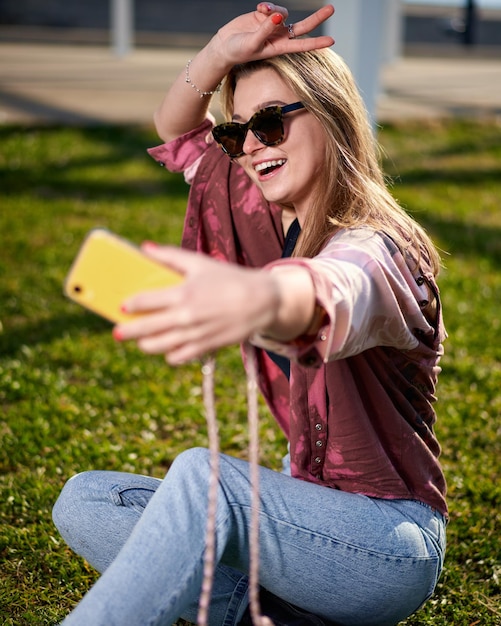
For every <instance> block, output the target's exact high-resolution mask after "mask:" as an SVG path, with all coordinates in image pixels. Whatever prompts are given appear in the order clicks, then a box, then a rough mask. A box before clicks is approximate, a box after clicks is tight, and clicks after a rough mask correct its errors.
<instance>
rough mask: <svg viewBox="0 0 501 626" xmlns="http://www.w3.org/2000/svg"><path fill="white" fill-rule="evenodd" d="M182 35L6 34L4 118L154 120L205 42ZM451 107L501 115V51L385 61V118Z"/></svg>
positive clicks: (1, 67)
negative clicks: (88, 41)
mask: <svg viewBox="0 0 501 626" xmlns="http://www.w3.org/2000/svg"><path fill="white" fill-rule="evenodd" d="M179 43H180V42H178V45H176V46H175V47H172V48H168V49H166V48H160V49H159V48H148V47H144V48H136V49H135V50H134V51H133V52H132V53H131V54H130V55H129V56H127V57H125V58H117V57H115V56H113V54H112V52H111V50H110V48H108V47H107V46H103V45H85V46H79V45H74V44H70V43H65V44H47V43H30V42H28V43H27V42H1V43H0V59H1V61H0V124H9V123H28V124H38V123H41V124H45V123H61V124H77V125H85V124H99V123H126V124H151V120H152V113H153V110H154V109H155V108H156V106H157V105H158V103H159V102H160V101H161V99H162V96H163V94H164V93H165V91H166V89H167V88H168V86H169V84H170V83H171V82H172V80H173V79H174V77H175V76H176V75H177V74H178V73H179V72H180V71H183V69H184V66H185V64H186V61H187V60H188V59H189V58H191V56H192V55H193V54H194V53H195V52H196V50H197V49H199V45H197V46H196V48H195V47H193V44H194V43H195V42H193V41H191V40H190V41H188V42H187V44H186V45H179ZM181 44H182V42H181ZM190 44H191V45H190ZM428 53H430V50H429V49H428ZM214 110H215V111H217V102H214ZM451 115H453V116H454V115H457V116H470V117H471V116H474V117H485V116H488V117H497V118H500V119H501V57H500V56H498V55H491V56H490V57H488V56H487V57H484V56H481V55H479V54H475V53H472V52H468V51H466V50H464V51H463V50H461V51H459V52H458V51H456V52H455V53H454V54H451V55H449V56H444V55H442V56H441V58H434V57H433V56H429V54H428V55H424V54H422V53H420V54H419V55H412V52H407V53H406V54H405V55H404V56H403V57H402V58H401V59H400V60H397V61H395V62H393V63H391V64H390V65H388V66H386V67H384V68H383V71H382V76H381V95H380V97H379V101H378V110H377V119H378V121H379V122H381V123H384V122H388V121H393V120H399V119H411V118H412V119H430V118H440V117H448V116H451Z"/></svg>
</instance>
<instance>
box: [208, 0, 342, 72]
mask: <svg viewBox="0 0 501 626" xmlns="http://www.w3.org/2000/svg"><path fill="white" fill-rule="evenodd" d="M333 13H334V7H333V6H332V5H326V6H324V7H322V8H320V9H318V10H317V11H315V12H314V13H313V14H312V15H310V16H308V17H307V18H305V19H304V20H301V21H299V22H296V23H295V24H294V35H295V38H294V39H291V38H290V35H289V31H288V29H287V26H286V25H285V22H286V20H287V17H288V14H289V13H288V11H287V9H286V8H285V7H281V6H279V5H276V4H272V3H270V2H261V3H260V4H258V5H257V8H256V11H255V12H253V13H246V14H244V15H240V16H239V17H237V18H235V19H234V20H232V21H231V22H229V23H228V24H226V25H225V26H223V27H222V28H220V29H219V31H218V32H217V34H216V35H215V37H214V38H213V39H212V41H211V42H210V44H209V46H210V47H212V49H213V53H214V54H217V55H219V57H220V58H221V59H224V61H225V63H226V65H227V69H229V68H230V67H232V66H233V65H235V64H237V63H245V62H247V61H255V60H259V59H266V58H269V57H272V56H276V55H279V54H286V53H290V52H304V51H306V50H314V49H316V48H326V47H328V46H331V45H332V44H333V43H334V40H333V39H332V37H328V36H319V37H306V38H302V39H297V37H301V36H303V35H306V34H308V33H310V32H311V31H312V30H314V29H315V28H317V27H318V26H320V25H321V24H322V23H323V22H325V21H326V20H327V19H329V18H330V17H331V16H332V15H333Z"/></svg>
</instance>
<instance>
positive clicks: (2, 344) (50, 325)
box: [0, 313, 112, 356]
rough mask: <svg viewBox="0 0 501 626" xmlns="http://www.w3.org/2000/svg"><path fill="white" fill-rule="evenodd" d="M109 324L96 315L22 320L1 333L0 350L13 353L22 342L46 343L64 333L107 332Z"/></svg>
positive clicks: (19, 348)
mask: <svg viewBox="0 0 501 626" xmlns="http://www.w3.org/2000/svg"><path fill="white" fill-rule="evenodd" d="M111 329H112V325H111V323H110V322H107V321H106V320H104V319H101V318H100V317H98V316H97V315H92V314H90V313H89V314H86V313H82V314H71V313H68V314H60V315H54V316H53V317H48V318H45V319H38V320H25V321H23V322H20V323H18V324H17V325H16V326H13V327H10V328H9V330H8V331H6V332H4V333H3V334H2V335H0V354H2V355H4V356H14V355H15V354H17V353H18V352H19V351H20V350H21V349H22V348H23V346H28V347H32V346H36V345H40V344H48V343H51V342H52V341H54V340H57V339H61V338H63V337H64V336H65V335H66V336H67V335H71V336H75V337H76V336H77V335H82V334H92V335H96V334H103V333H110V332H111Z"/></svg>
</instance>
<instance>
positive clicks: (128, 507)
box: [54, 448, 445, 626]
mask: <svg viewBox="0 0 501 626" xmlns="http://www.w3.org/2000/svg"><path fill="white" fill-rule="evenodd" d="M209 475H210V467H209V453H208V451H207V450H205V449H202V448H194V449H191V450H187V451H186V452H183V453H182V454H180V455H179V456H178V457H177V459H176V460H175V461H174V463H173V465H172V467H171V468H170V470H169V472H168V473H167V475H166V477H165V479H164V480H158V479H155V478H149V477H146V476H138V475H134V474H124V473H120V472H101V471H92V472H85V473H82V474H78V475H77V476H74V477H73V478H71V479H70V480H69V481H68V482H67V483H66V485H65V487H64V489H63V491H62V492H61V495H60V497H59V499H58V501H57V502H56V504H55V507H54V521H55V524H56V526H57V527H58V529H59V531H60V533H61V535H62V536H63V537H64V539H65V540H66V542H67V543H68V545H69V546H70V547H71V548H72V549H73V550H75V551H76V552H77V553H78V554H80V555H81V556H83V557H84V558H85V559H87V561H88V562H89V563H90V564H91V565H93V566H94V567H95V568H96V569H97V570H98V571H100V572H103V574H102V576H101V577H100V579H99V580H98V581H97V582H96V584H95V585H94V586H93V587H92V589H91V590H90V591H89V592H88V593H87V594H86V595H85V597H84V598H83V599H82V601H81V602H80V603H79V604H78V605H77V607H76V608H75V610H74V611H72V613H71V614H70V615H68V617H67V618H66V619H65V620H64V622H63V624H64V626H89V624H92V626H123V625H124V624H127V626H160V625H162V626H170V625H171V624H172V623H173V622H175V621H176V619H178V618H179V617H184V618H185V619H186V620H188V621H192V622H196V615H197V604H198V597H199V592H200V586H201V581H202V555H203V552H204V541H205V527H206V518H207V493H208V481H209ZM249 485H250V481H249V464H248V463H247V462H246V461H243V460H240V459H235V458H232V457H229V456H226V455H221V461H220V482H219V490H218V510H217V526H216V527H217V530H216V534H217V562H218V567H217V570H216V577H215V584H214V588H213V596H212V603H211V609H210V615H209V623H210V626H233V625H236V624H238V622H239V621H240V619H241V617H242V615H243V613H244V611H245V609H246V607H247V604H248V578H247V572H248V568H249V540H248V528H249V525H250V511H251V506H250V504H251V503H250V487H249ZM260 493H261V507H260V568H259V572H260V574H259V581H260V584H261V585H262V586H263V587H265V588H266V589H268V590H269V591H271V592H272V593H274V594H275V595H277V596H279V597H280V598H283V599H284V600H286V601H288V602H290V603H292V604H295V605H297V606H299V607H301V608H303V609H305V610H307V611H309V612H312V613H316V614H317V615H320V616H323V617H325V618H326V619H329V620H332V621H334V622H336V623H338V624H340V625H353V626H356V625H357V624H359V625H363V626H371V625H381V626H384V625H390V624H391V625H393V624H397V623H398V622H399V621H400V620H402V619H404V618H405V617H407V616H408V615H410V614H411V613H413V612H414V611H416V609H418V608H419V607H420V606H421V604H422V603H423V602H424V601H425V600H426V599H427V598H429V597H430V595H431V594H432V592H433V590H434V588H435V585H436V583H437V580H438V577H439V575H440V571H441V568H442V564H443V556H444V551H445V521H444V519H443V517H442V516H441V515H440V514H439V513H436V512H434V511H433V510H432V509H431V508H430V507H428V506H426V505H423V504H421V503H418V502H414V501H411V500H393V501H392V500H380V499H373V498H368V497H366V496H362V495H358V494H352V493H346V492H342V491H338V490H335V489H329V488H326V487H322V486H320V485H316V484H312V483H307V482H304V481H301V480H298V479H295V478H291V477H290V476H288V475H286V474H285V473H279V472H275V471H272V470H269V469H266V468H261V470H260Z"/></svg>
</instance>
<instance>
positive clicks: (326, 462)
mask: <svg viewBox="0 0 501 626" xmlns="http://www.w3.org/2000/svg"><path fill="white" fill-rule="evenodd" d="M210 129H211V123H210V121H208V120H207V121H206V122H205V123H204V124H202V125H201V126H200V127H199V128H197V129H195V130H193V131H191V132H189V133H187V134H186V135H183V136H182V137H179V138H178V139H176V140H174V141H172V142H170V143H168V144H164V145H161V146H158V147H156V148H152V149H150V150H149V153H150V155H151V156H152V157H153V158H154V159H155V160H156V161H158V162H159V163H160V164H161V165H164V166H165V167H167V168H168V169H169V170H171V171H173V172H181V171H184V173H185V177H186V179H187V181H188V182H189V183H190V184H191V189H190V194H189V200H188V208H187V212H186V219H185V228H184V233H183V242H182V245H183V246H184V247H186V248H189V249H192V250H198V251H202V252H205V253H208V254H210V255H212V256H214V257H217V258H220V259H226V260H228V261H231V262H235V263H240V264H242V265H246V266H253V267H261V266H265V265H267V266H273V265H274V264H277V263H296V264H301V265H303V266H304V267H306V268H307V269H308V271H309V272H310V274H311V276H312V280H313V282H314V285H315V289H316V296H317V304H318V305H319V307H320V309H321V310H323V311H325V314H324V317H323V322H322V327H321V328H320V330H319V332H318V333H316V334H315V335H314V336H308V337H301V338H300V339H298V340H296V341H294V342H293V343H290V344H277V343H273V342H270V341H269V340H265V339H264V338H262V337H254V338H252V341H253V343H254V344H255V345H257V346H259V348H264V349H267V350H272V351H274V352H277V353H279V354H282V355H285V356H287V357H289V358H290V359H291V376H290V381H288V380H287V379H286V377H285V375H284V374H283V373H282V372H281V370H280V369H279V368H278V367H277V366H276V365H275V364H274V363H273V362H272V361H271V359H270V358H269V357H268V355H267V354H266V352H264V350H262V349H258V350H257V353H258V364H259V386H260V389H261V391H262V393H263V395H264V397H265V399H266V401H267V404H268V406H269V408H270V410H271V411H272V413H273V415H274V416H275V418H276V419H277V421H278V423H279V424H280V426H281V427H282V429H283V430H284V432H285V433H286V435H287V436H288V437H289V440H290V452H291V471H292V475H293V476H295V477H297V478H300V479H303V480H307V481H310V482H315V483H319V484H322V485H325V486H328V487H332V488H336V489H341V490H344V491H349V492H353V493H360V494H364V495H367V496H370V497H375V498H393V499H412V500H418V501H421V502H424V503H426V504H428V505H430V506H431V507H433V508H435V509H437V510H438V511H440V512H441V513H442V514H444V515H446V514H447V505H446V501H445V491H446V486H445V480H444V476H443V472H442V470H441V467H440V464H439V461H438V457H439V454H440V446H439V444H438V442H437V439H436V437H435V434H434V430H433V428H434V423H435V421H436V415H435V411H434V409H433V403H434V401H435V386H436V382H437V377H438V374H439V372H440V367H439V361H440V358H441V356H442V354H443V348H442V341H443V340H444V339H445V337H446V332H445V329H444V326H443V322H442V314H441V309H440V299H439V293H438V288H437V286H436V284H435V281H434V278H433V276H432V274H431V272H430V271H429V270H428V268H423V269H422V270H421V271H417V272H416V271H414V272H412V271H411V270H410V269H409V267H408V266H407V264H406V263H405V260H404V258H403V256H402V254H401V253H400V251H399V250H398V248H397V247H396V246H395V245H394V244H393V242H392V240H391V239H390V238H389V237H387V236H385V235H383V234H382V233H378V232H375V231H373V230H371V229H368V228H359V229H353V230H342V231H339V232H338V233H336V234H335V235H334V236H333V237H332V238H331V240H330V241H329V243H328V244H327V245H326V246H325V248H324V249H323V250H322V252H321V253H320V254H319V255H318V256H316V257H315V258H313V259H304V258H292V259H286V260H280V255H281V252H282V246H283V243H284V237H283V233H282V227H281V219H280V209H279V208H278V207H277V206H274V205H269V204H268V203H267V202H266V201H265V200H264V199H263V198H262V196H261V194H260V192H259V190H258V189H257V188H256V187H255V186H254V185H253V184H252V183H251V181H250V179H249V178H248V177H247V175H246V174H245V173H244V171H243V170H242V169H241V168H240V166H238V165H237V164H236V163H234V162H232V161H231V160H230V159H229V158H228V157H227V156H226V155H225V154H224V153H223V152H222V151H221V150H220V149H219V148H218V147H217V146H216V145H215V144H214V143H212V142H211V141H208V140H207V137H208V136H209V133H210ZM430 300H434V301H435V305H436V319H435V320H434V321H433V323H432V324H430V323H429V322H428V321H427V318H428V319H431V318H430V316H429V315H427V316H426V317H425V315H424V311H425V310H427V308H428V305H429V303H430Z"/></svg>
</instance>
